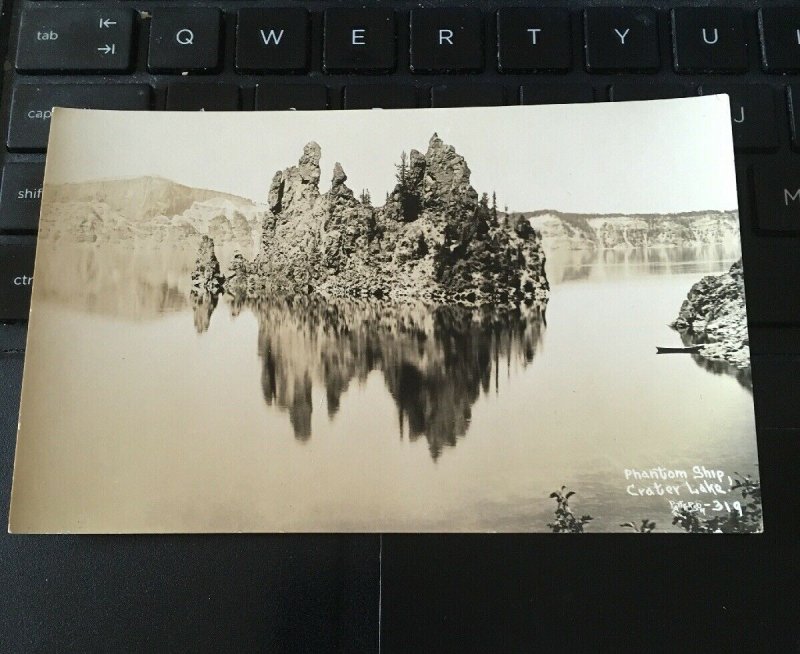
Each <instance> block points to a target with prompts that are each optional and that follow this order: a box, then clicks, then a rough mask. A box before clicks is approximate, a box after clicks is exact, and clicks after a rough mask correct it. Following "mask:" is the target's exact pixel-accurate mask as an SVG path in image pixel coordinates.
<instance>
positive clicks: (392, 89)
mask: <svg viewBox="0 0 800 654" xmlns="http://www.w3.org/2000/svg"><path fill="white" fill-rule="evenodd" d="M416 106H417V91H416V89H415V88H414V87H413V86H406V85H402V84H369V85H366V84H361V85H353V86H346V87H345V89H344V108H345V109H414V108H415V107H416Z"/></svg>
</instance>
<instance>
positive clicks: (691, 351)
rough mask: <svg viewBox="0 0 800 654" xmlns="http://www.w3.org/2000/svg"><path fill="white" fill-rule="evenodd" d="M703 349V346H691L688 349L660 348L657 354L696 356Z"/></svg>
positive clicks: (657, 349)
mask: <svg viewBox="0 0 800 654" xmlns="http://www.w3.org/2000/svg"><path fill="white" fill-rule="evenodd" d="M702 349H703V346H702V345H690V346H688V347H658V346H656V354H695V353H697V352H699V351H700V350H702Z"/></svg>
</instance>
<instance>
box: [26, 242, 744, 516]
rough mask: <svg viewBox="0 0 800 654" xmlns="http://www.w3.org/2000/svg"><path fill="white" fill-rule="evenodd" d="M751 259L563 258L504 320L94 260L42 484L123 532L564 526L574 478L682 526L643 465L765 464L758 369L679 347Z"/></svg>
mask: <svg viewBox="0 0 800 654" xmlns="http://www.w3.org/2000/svg"><path fill="white" fill-rule="evenodd" d="M736 257H737V254H736V253H735V252H728V251H722V250H716V249H709V250H661V251H651V252H641V251H634V252H627V253H625V252H601V253H589V252H582V253H575V252H556V253H554V254H553V255H552V256H551V257H550V258H549V260H548V276H549V278H550V279H551V283H552V284H553V288H552V294H551V298H550V301H549V303H548V305H547V307H546V311H545V312H537V311H530V312H528V313H526V314H524V315H516V316H493V315H488V314H474V313H471V312H466V311H463V310H458V309H452V308H451V309H448V308H436V309H433V308H430V307H428V308H426V307H386V306H380V305H368V304H367V305H365V304H356V303H325V302H322V301H319V300H317V301H314V300H309V299H305V300H295V301H292V302H288V301H286V300H279V299H270V300H265V301H264V302H262V303H260V304H259V305H258V306H254V305H234V304H233V303H232V302H231V301H230V300H228V299H226V298H223V299H221V300H220V301H219V302H218V303H216V304H215V303H214V302H213V301H212V300H211V299H210V298H194V299H192V298H191V297H190V296H189V293H188V290H189V288H188V272H189V271H190V270H191V263H192V262H191V260H190V259H186V260H181V257H175V256H164V255H163V254H162V255H153V254H148V255H144V254H142V253H138V254H136V255H130V253H129V254H128V255H120V256H117V257H115V258H113V259H111V260H108V261H97V260H95V259H94V258H93V256H92V255H87V259H86V261H83V262H82V263H81V266H80V271H78V272H76V273H75V275H73V277H75V279H74V280H73V281H75V284H76V285H75V286H74V289H83V290H79V291H76V293H80V295H81V300H80V301H79V304H78V305H77V307H80V308H77V307H76V304H75V302H76V301H75V297H74V295H73V296H72V298H71V300H70V303H69V304H67V303H66V302H65V301H64V300H63V297H62V295H60V294H59V293H58V292H55V291H54V292H52V293H50V292H47V299H46V301H45V302H43V303H42V304H41V305H39V306H38V307H36V309H35V311H36V315H35V319H36V320H35V332H33V337H35V338H36V339H37V341H38V342H37V348H32V349H31V350H30V351H29V353H28V357H29V359H28V363H27V365H28V368H29V370H30V372H29V373H28V372H27V371H26V375H28V377H26V385H29V388H30V389H33V390H30V391H28V390H26V392H31V393H33V392H40V393H41V400H42V401H41V402H38V403H37V405H36V410H35V411H29V412H28V414H27V415H24V416H23V419H24V426H25V428H26V429H32V430H36V431H38V432H39V433H41V434H48V436H46V437H45V438H44V439H43V440H42V447H41V451H39V452H37V453H36V456H37V457H39V458H40V459H41V461H42V468H43V469H44V470H50V471H51V472H50V473H48V475H47V476H45V477H43V478H42V479H41V480H39V483H38V485H37V487H36V488H30V489H26V498H27V499H26V500H25V501H27V502H30V503H34V504H36V503H40V504H38V505H37V508H38V510H40V511H44V512H45V513H46V512H52V513H53V514H54V515H56V514H57V515H60V516H62V518H64V519H66V520H67V521H70V520H72V521H73V522H74V523H75V524H77V525H80V520H81V515H82V512H84V511H87V512H89V511H90V512H91V513H92V514H94V515H102V516H104V519H105V520H106V521H107V523H108V524H109V525H110V527H109V528H110V529H112V530H113V529H114V528H115V527H116V528H117V529H119V530H130V529H132V528H133V529H136V528H137V526H146V527H147V528H148V529H159V528H160V529H165V530H168V531H181V530H185V529H196V528H197V527H198V525H202V526H204V527H205V528H206V529H208V530H221V531H236V530H240V529H244V530H254V529H265V530H279V531H283V530H286V531H292V530H315V531H327V530H367V531H373V530H386V531H401V530H411V531H418V530H510V531H520V530H525V531H526V530H534V531H543V530H547V527H546V523H547V522H548V520H549V519H551V517H552V510H553V508H554V504H553V500H552V499H549V498H548V495H549V493H550V492H551V491H553V490H555V489H557V488H559V487H560V486H562V485H567V486H569V487H570V488H571V489H574V490H576V491H577V495H576V496H575V498H574V499H573V504H574V507H575V510H576V511H577V512H580V513H589V514H591V515H592V516H593V517H594V521H593V522H592V524H591V529H590V530H592V531H603V530H618V529H619V523H620V522H625V521H628V520H633V521H638V520H641V519H643V518H646V517H647V518H652V519H654V520H656V522H657V523H658V528H659V529H666V528H668V527H669V526H670V522H671V517H670V509H669V506H668V503H667V501H666V500H665V499H664V498H661V497H645V498H637V497H631V496H630V495H628V494H627V493H626V486H627V485H628V484H629V483H630V482H629V481H626V480H625V477H624V470H625V469H626V468H639V469H641V468H650V467H653V466H664V467H667V468H684V469H688V468H691V466H694V465H705V466H707V467H709V468H712V467H713V468H719V469H723V470H725V471H726V472H727V473H730V474H732V473H733V472H734V471H738V472H742V473H753V472H755V473H756V474H757V467H756V460H757V454H756V446H755V437H754V426H753V409H752V394H751V391H750V390H749V377H747V376H746V375H743V374H742V373H739V374H738V375H737V374H735V371H733V370H731V369H729V368H727V366H724V365H717V366H709V365H707V364H704V363H703V362H702V360H700V359H699V358H697V357H692V356H689V355H672V356H669V355H667V356H664V355H662V356H656V354H655V348H656V346H657V345H666V346H670V345H681V339H680V336H679V335H678V334H677V333H676V332H674V331H672V330H671V329H670V328H669V327H668V326H667V324H668V323H669V322H670V321H671V320H673V319H674V318H675V317H676V315H677V311H678V309H679V307H680V305H681V302H682V300H683V298H684V297H685V296H686V293H687V291H688V290H689V288H690V287H691V285H692V284H693V283H694V282H696V281H697V280H698V279H699V278H700V277H701V276H702V275H703V274H709V273H718V272H721V271H723V270H726V269H727V268H729V267H730V264H731V263H732V261H733V260H735V258H736ZM115 271H116V272H115ZM44 272H45V273H47V271H44ZM38 274H39V271H37V275H38ZM59 274H60V275H64V274H65V271H63V270H62V271H59ZM109 274H112V275H113V274H116V279H118V280H119V279H126V280H128V279H135V280H136V281H135V282H132V283H130V285H128V286H126V287H125V290H124V292H122V293H120V291H119V288H116V290H115V292H113V293H111V292H109V289H108V288H104V287H102V286H100V285H98V284H99V283H96V282H94V281H93V280H98V279H108V275H109ZM68 276H69V275H68ZM59 284H60V285H61V286H58V285H56V284H53V288H62V289H63V288H66V286H65V284H66V282H64V281H63V279H62V280H61V281H60V282H59ZM50 286H51V284H50V283H49V282H48V283H47V285H46V287H45V285H44V284H43V288H42V290H43V291H44V289H45V288H49V287H50ZM111 286H113V284H111ZM32 324H33V323H32ZM87 352H90V353H91V356H87V355H86V353H87ZM39 389H41V391H40V390H39ZM45 389H48V390H47V391H45ZM75 444H79V445H80V446H79V447H76V446H75ZM87 453H88V456H87ZM48 494H50V495H56V496H60V497H65V498H79V504H80V506H78V507H76V506H75V504H74V502H72V501H67V500H65V501H64V502H63V503H61V502H54V503H51V504H49V505H47V506H45V500H44V499H43V498H45V497H47V496H48ZM687 499H688V498H687Z"/></svg>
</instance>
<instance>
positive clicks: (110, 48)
mask: <svg viewBox="0 0 800 654" xmlns="http://www.w3.org/2000/svg"><path fill="white" fill-rule="evenodd" d="M97 49H98V50H99V51H100V52H102V53H103V54H116V52H117V44H116V43H112V44H111V45H108V44H106V45H104V46H101V47H99V48H97Z"/></svg>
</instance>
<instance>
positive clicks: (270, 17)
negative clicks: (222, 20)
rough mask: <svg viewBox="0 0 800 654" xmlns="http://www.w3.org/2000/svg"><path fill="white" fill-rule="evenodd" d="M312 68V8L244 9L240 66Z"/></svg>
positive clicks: (238, 50)
mask: <svg viewBox="0 0 800 654" xmlns="http://www.w3.org/2000/svg"><path fill="white" fill-rule="evenodd" d="M307 68H308V12H307V11H306V10H305V9H300V8H287V9H240V10H239V14H238V21H237V25H236V69H237V70H239V71H242V72H256V73H262V72H264V73H266V72H273V71H274V72H282V73H302V72H304V71H306V70H307Z"/></svg>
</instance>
